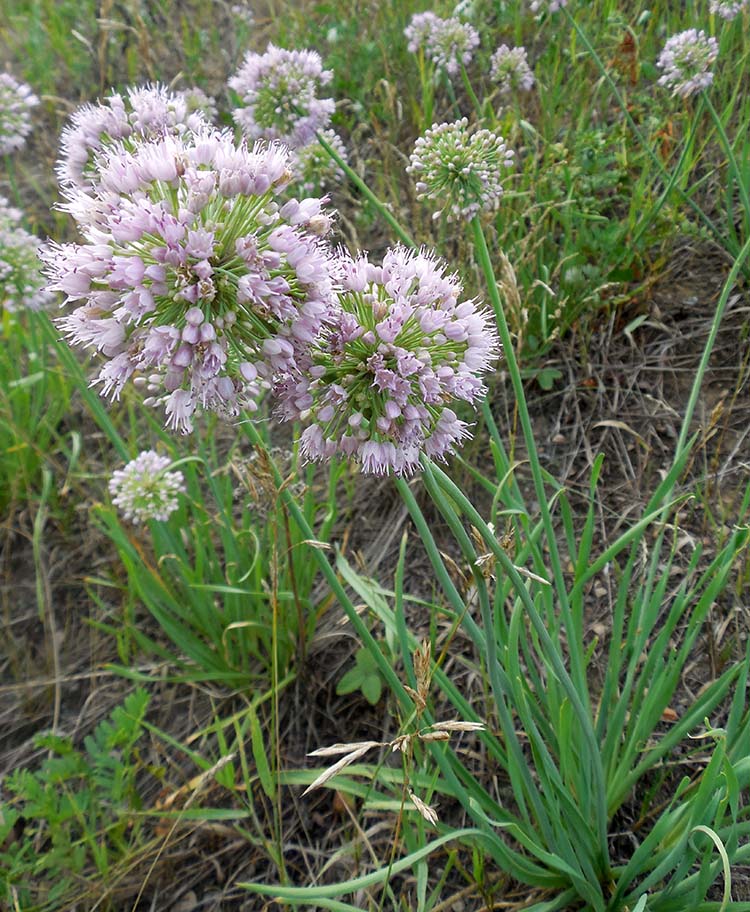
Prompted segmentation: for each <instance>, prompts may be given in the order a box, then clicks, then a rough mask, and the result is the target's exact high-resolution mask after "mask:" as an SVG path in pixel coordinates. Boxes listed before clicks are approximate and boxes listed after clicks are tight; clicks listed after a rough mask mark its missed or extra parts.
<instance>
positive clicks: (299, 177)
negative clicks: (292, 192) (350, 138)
mask: <svg viewBox="0 0 750 912" xmlns="http://www.w3.org/2000/svg"><path fill="white" fill-rule="evenodd" d="M322 136H323V139H324V140H325V141H326V142H327V143H328V145H329V146H331V148H332V149H333V150H334V151H335V152H337V153H338V155H339V157H340V158H342V159H343V161H344V162H346V161H347V158H348V156H347V152H346V146H345V145H344V142H343V140H342V139H341V137H340V136H339V135H338V133H336V131H335V130H323V131H322ZM292 161H293V170H294V179H295V187H296V188H297V189H299V191H300V192H301V193H305V194H309V195H313V194H316V193H319V192H320V191H322V190H324V189H326V188H328V187H330V186H331V184H334V183H338V182H339V181H340V180H341V178H342V177H343V176H344V175H343V171H342V170H341V168H340V167H339V165H338V164H337V163H336V162H335V161H334V160H333V159H332V158H331V156H330V155H329V154H328V152H326V151H325V149H324V148H323V147H322V146H321V145H320V143H318V142H311V143H309V144H308V145H306V146H302V147H301V148H299V149H295V151H294V154H293V156H292Z"/></svg>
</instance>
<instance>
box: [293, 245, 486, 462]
mask: <svg viewBox="0 0 750 912" xmlns="http://www.w3.org/2000/svg"><path fill="white" fill-rule="evenodd" d="M340 270H341V286H342V287H341V291H340V293H339V296H338V297H339V307H340V310H339V313H338V316H337V319H336V321H335V323H334V324H332V325H331V326H329V327H327V328H326V329H325V330H324V332H323V333H322V334H321V336H320V338H319V340H318V341H317V342H315V343H313V345H312V346H311V348H310V350H309V359H308V362H307V363H306V365H305V366H304V367H303V369H302V370H301V372H300V374H299V375H296V376H290V377H289V378H288V379H287V380H286V382H285V383H283V384H281V385H280V388H279V389H278V390H277V392H278V393H279V395H280V398H281V406H280V408H279V414H280V416H281V417H283V418H285V419H299V420H301V421H302V422H303V423H304V424H306V425H307V427H306V428H305V430H304V431H303V433H302V436H301V438H300V445H301V450H302V453H303V454H304V456H305V457H306V458H308V459H312V460H320V459H328V458H330V457H332V456H334V455H336V454H342V455H345V456H349V457H351V458H353V459H355V460H356V461H357V462H359V463H360V465H361V467H362V470H363V471H364V472H367V473H373V474H378V475H382V474H387V473H389V472H391V471H392V472H394V473H395V474H397V475H402V474H408V473H410V472H413V471H414V470H415V469H416V468H417V467H418V465H419V458H420V454H421V453H422V452H424V453H425V454H426V455H427V456H429V457H437V458H441V457H444V456H445V454H446V453H448V452H450V451H451V450H452V448H453V446H454V445H455V444H457V443H460V442H461V441H462V440H463V439H465V438H467V437H469V436H470V433H469V426H468V425H467V424H466V422H464V421H462V420H460V419H459V418H458V417H457V416H456V413H455V412H454V411H453V409H452V408H451V406H452V405H454V404H455V403H456V402H460V401H463V402H468V403H470V404H476V403H477V402H478V401H479V400H480V399H481V398H482V397H483V396H484V393H485V387H484V384H483V382H482V379H481V375H482V374H483V373H485V372H486V371H488V370H489V369H490V368H491V366H492V364H493V363H494V361H495V359H496V358H497V357H498V353H499V346H498V342H497V336H496V333H495V330H494V327H493V326H492V320H491V317H490V315H489V314H488V312H487V311H486V310H485V309H484V308H483V307H480V306H478V305H477V304H476V302H474V301H471V300H464V301H462V300H461V295H462V287H461V284H460V282H459V281H458V279H457V278H456V277H455V276H448V275H446V267H445V264H443V263H442V262H441V261H440V260H437V259H435V257H433V256H432V255H430V254H428V253H425V252H423V251H419V252H417V251H413V250H407V249H406V248H403V247H396V248H393V249H391V250H389V251H388V253H387V254H386V255H385V258H384V260H383V263H382V265H381V266H378V265H375V264H374V263H371V262H370V261H369V260H368V258H367V257H366V256H365V255H360V256H358V257H357V258H354V259H352V258H350V257H348V256H342V259H341V263H340Z"/></svg>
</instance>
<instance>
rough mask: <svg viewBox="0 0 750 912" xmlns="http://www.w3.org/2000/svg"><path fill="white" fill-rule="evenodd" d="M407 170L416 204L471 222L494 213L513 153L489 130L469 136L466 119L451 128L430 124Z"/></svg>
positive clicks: (451, 125) (435, 214)
mask: <svg viewBox="0 0 750 912" xmlns="http://www.w3.org/2000/svg"><path fill="white" fill-rule="evenodd" d="M410 161H411V164H410V165H409V167H408V168H407V169H406V170H407V171H409V172H410V173H412V174H415V175H416V176H417V178H418V180H417V193H418V195H419V198H420V199H425V198H427V199H436V200H441V201H442V202H443V205H444V208H443V209H439V210H437V211H436V212H435V213H434V215H433V217H434V218H438V217H439V216H440V215H441V214H442V212H443V211H445V212H446V213H447V216H448V219H449V220H450V219H471V218H473V217H474V216H475V215H476V214H477V213H478V212H480V211H482V210H484V209H492V208H494V207H495V206H496V205H497V203H498V200H499V199H500V197H501V196H502V193H503V185H502V181H503V176H504V174H505V171H506V169H508V168H510V167H511V166H512V165H513V152H512V150H510V149H508V147H507V146H506V145H505V142H504V140H503V138H502V136H498V135H497V134H496V133H492V132H491V131H490V130H477V131H476V132H475V133H470V132H469V126H468V121H467V120H466V118H465V117H464V118H463V119H462V120H459V121H456V122H455V123H443V124H433V125H432V127H431V128H430V129H429V130H427V132H426V133H425V135H424V136H420V137H419V139H418V140H417V142H416V144H415V146H414V151H413V152H412V154H411V160H410Z"/></svg>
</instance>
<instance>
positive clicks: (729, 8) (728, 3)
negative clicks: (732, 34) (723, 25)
mask: <svg viewBox="0 0 750 912" xmlns="http://www.w3.org/2000/svg"><path fill="white" fill-rule="evenodd" d="M708 9H709V11H710V12H712V13H713V14H714V15H715V16H720V17H721V18H722V19H726V20H727V22H731V21H732V20H733V19H736V18H737V16H739V15H740V13H742V12H743V10H747V9H750V0H710V3H709V4H708Z"/></svg>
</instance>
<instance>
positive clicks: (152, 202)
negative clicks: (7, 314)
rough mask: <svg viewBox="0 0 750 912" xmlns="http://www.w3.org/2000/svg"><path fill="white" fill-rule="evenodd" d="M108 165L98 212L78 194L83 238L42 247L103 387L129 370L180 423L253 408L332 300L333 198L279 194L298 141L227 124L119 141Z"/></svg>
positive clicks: (72, 328)
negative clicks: (198, 414) (203, 414)
mask: <svg viewBox="0 0 750 912" xmlns="http://www.w3.org/2000/svg"><path fill="white" fill-rule="evenodd" d="M98 168H99V172H98V177H97V182H96V188H95V190H94V191H93V195H94V199H95V201H96V203H97V207H96V211H95V212H94V213H93V214H92V213H91V212H89V210H88V209H87V208H86V206H78V205H77V201H76V198H75V193H71V203H70V206H69V209H70V211H72V212H74V213H76V214H77V215H78V220H79V228H80V230H81V232H82V234H83V236H84V239H85V242H84V243H82V244H63V245H59V244H52V245H50V246H49V247H47V248H46V249H45V250H44V251H43V254H42V255H43V259H44V260H45V262H46V264H47V274H48V277H49V285H48V288H49V290H51V291H61V292H63V293H64V294H65V295H67V300H68V301H72V302H76V303H77V304H78V306H77V307H76V309H75V310H73V311H72V312H71V313H70V314H69V315H68V316H66V317H64V318H62V319H61V320H59V321H58V325H59V327H60V328H61V329H62V331H63V332H64V333H65V334H66V335H67V336H68V337H69V338H70V340H71V342H73V343H74V344H78V345H84V346H87V347H90V348H94V349H96V350H97V351H99V352H101V354H103V355H104V356H105V358H106V359H107V360H106V362H105V364H104V366H103V367H102V369H101V371H100V373H99V376H98V378H97V380H96V381H95V382H96V383H99V384H101V389H102V393H103V395H108V396H111V397H113V398H115V399H116V398H118V397H119V395H120V393H121V391H122V389H123V387H124V386H125V384H126V383H127V382H128V380H130V379H131V378H132V379H133V380H134V382H135V383H136V384H137V385H138V386H140V387H143V388H145V390H146V391H147V393H148V394H149V398H148V399H147V402H149V403H150V404H157V403H159V404H162V405H163V406H164V409H165V414H166V424H167V426H168V427H170V428H173V429H176V430H178V431H181V432H183V433H187V432H189V431H190V430H191V429H192V419H193V414H194V413H195V411H196V409H199V408H202V409H210V410H212V411H215V412H217V413H219V414H221V415H223V416H227V417H229V416H236V415H238V414H239V412H240V410H241V409H247V410H251V411H252V410H254V409H255V408H257V404H256V403H257V398H258V396H259V394H260V390H261V387H262V386H266V385H268V384H269V383H270V380H271V378H272V377H273V376H274V375H275V374H276V373H278V372H279V371H282V370H291V369H293V368H294V367H295V362H296V358H297V357H298V355H299V353H300V351H301V350H303V349H304V347H305V346H307V345H308V344H310V343H311V342H312V341H313V340H314V339H315V338H316V336H317V334H318V332H319V330H320V327H321V325H322V323H323V321H324V320H325V319H326V318H327V316H328V314H329V312H330V309H331V302H332V298H333V278H332V271H331V265H330V260H331V255H330V252H329V250H328V248H327V247H326V246H325V244H324V243H323V242H322V241H321V240H320V235H323V234H325V233H326V232H327V230H328V228H329V225H330V219H329V217H328V216H327V215H326V214H325V212H324V211H323V203H324V201H323V200H321V199H316V198H310V199H305V200H302V201H298V200H296V199H291V200H289V201H287V202H286V203H284V204H283V205H282V206H280V205H279V203H278V202H277V197H278V196H279V194H280V193H281V192H282V191H283V190H284V189H285V187H286V186H287V185H288V183H289V180H290V179H291V170H290V161H289V153H288V151H287V150H286V149H285V148H284V147H282V146H278V145H270V146H267V145H261V144H258V145H256V146H255V147H254V148H248V147H247V146H246V145H245V144H244V143H242V144H241V145H239V146H237V145H236V144H235V142H234V139H233V137H232V135H231V133H229V132H228V131H223V132H219V131H216V130H205V131H203V132H200V133H191V132H188V133H185V134H183V135H179V136H172V135H169V134H165V135H163V136H162V138H160V139H153V140H145V141H143V142H141V143H140V144H138V145H137V146H136V147H135V149H132V150H131V149H129V148H127V147H126V146H125V145H124V144H122V143H114V144H112V145H111V146H110V147H109V148H108V151H107V152H106V154H105V155H103V156H100V158H99V159H98ZM89 199H90V196H88V195H87V196H86V200H87V201H88V200H89ZM81 302H82V303H81Z"/></svg>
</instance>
